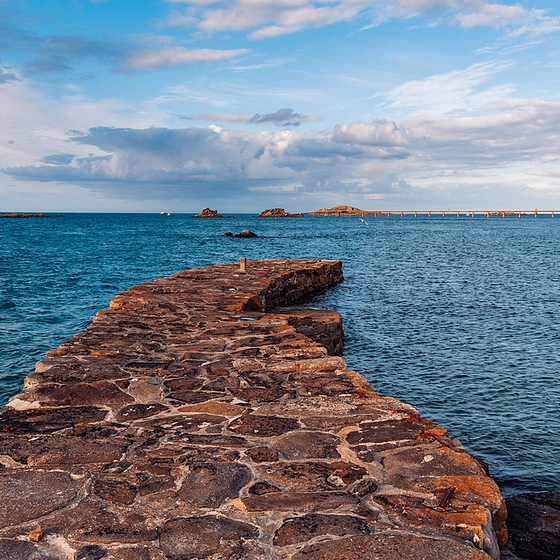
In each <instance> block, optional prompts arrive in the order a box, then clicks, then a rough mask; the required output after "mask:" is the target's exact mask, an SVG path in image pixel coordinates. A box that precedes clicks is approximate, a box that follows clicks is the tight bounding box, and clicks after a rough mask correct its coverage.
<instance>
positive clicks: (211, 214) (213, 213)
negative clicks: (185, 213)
mask: <svg viewBox="0 0 560 560" xmlns="http://www.w3.org/2000/svg"><path fill="white" fill-rule="evenodd" d="M194 217H195V218H223V216H222V215H221V214H220V213H219V212H218V211H217V210H210V208H205V209H204V210H203V211H202V212H201V213H200V214H196V215H195V216H194Z"/></svg>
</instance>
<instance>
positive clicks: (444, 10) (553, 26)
mask: <svg viewBox="0 0 560 560" xmlns="http://www.w3.org/2000/svg"><path fill="white" fill-rule="evenodd" d="M172 1H173V0H172ZM173 3H174V4H175V5H178V4H187V5H188V7H187V8H186V11H185V12H184V13H182V12H180V11H177V10H174V11H173V12H172V13H171V14H170V16H169V17H168V20H167V24H168V25H171V26H180V27H185V28H197V29H199V30H200V31H204V32H208V33H217V32H223V31H242V32H248V36H249V38H251V39H267V38H271V37H278V36H281V35H286V34H289V33H295V32H297V31H301V30H303V29H307V28H314V27H325V26H328V25H332V24H335V23H339V22H343V21H350V20H355V19H357V18H368V19H369V20H370V22H373V23H370V24H369V25H365V26H364V27H362V29H368V28H370V27H374V26H376V25H379V24H380V23H382V22H384V21H387V19H390V18H406V19H408V18H412V17H419V16H433V15H435V14H438V13H439V14H444V15H445V16H446V20H445V19H444V20H442V21H448V22H449V23H450V24H454V23H458V24H459V25H461V26H462V27H467V28H469V27H479V26H491V27H495V28H501V27H506V28H508V29H509V30H511V31H513V32H516V33H518V34H520V33H534V34H544V33H552V32H555V31H558V30H559V29H560V18H556V17H550V16H547V14H546V11H545V10H541V9H533V10H528V9H526V8H524V7H523V6H522V5H521V4H513V5H511V4H502V3H497V2H489V1H487V0H332V1H330V2H324V1H321V0H277V1H274V2H272V1H271V0H233V1H224V0H217V1H215V2H214V1H197V2H186V1H185V2H182V1H173Z"/></svg>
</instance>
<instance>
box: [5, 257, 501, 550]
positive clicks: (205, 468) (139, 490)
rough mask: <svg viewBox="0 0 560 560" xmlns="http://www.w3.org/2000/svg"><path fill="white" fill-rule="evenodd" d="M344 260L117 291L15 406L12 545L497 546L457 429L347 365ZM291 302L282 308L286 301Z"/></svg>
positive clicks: (494, 518) (8, 520) (8, 416)
mask: <svg viewBox="0 0 560 560" xmlns="http://www.w3.org/2000/svg"><path fill="white" fill-rule="evenodd" d="M341 280H342V269H341V264H340V263H339V262H336V261H257V262H250V263H248V264H247V271H246V272H245V273H242V272H240V271H239V266H238V265H221V266H215V267H208V268H204V269H195V270H191V271H186V272H182V273H179V274H175V275H173V276H171V277H169V278H165V279H160V280H157V281H155V282H151V283H148V284H143V285H141V286H138V287H135V288H132V289H130V290H128V291H127V292H124V293H123V294H121V295H119V296H117V297H116V298H114V299H113V300H112V302H111V305H110V308H109V309H108V310H106V311H102V312H100V313H99V314H98V315H97V316H96V317H95V319H94V321H93V323H92V324H91V325H90V326H89V327H88V328H87V329H86V330H85V331H84V332H83V333H81V334H79V335H76V336H75V337H73V338H72V339H70V340H68V341H67V342H65V343H63V344H62V345H61V346H60V347H59V348H58V349H56V350H53V351H51V352H49V353H48V355H47V357H46V358H45V359H44V360H42V361H41V362H39V363H38V364H37V368H36V371H35V373H33V374H32V375H30V376H29V377H28V378H27V379H26V381H25V384H24V390H23V392H22V393H21V394H19V395H17V396H16V397H15V398H13V399H12V400H11V401H10V402H9V403H8V405H7V406H6V407H4V408H3V409H2V412H1V414H0V430H1V431H2V434H3V437H2V441H1V443H0V498H1V499H2V503H3V505H4V508H3V509H2V511H0V557H2V558H6V559H11V558H31V557H33V555H35V556H36V557H37V558H42V559H43V558H44V559H45V560H46V559H49V560H54V559H74V558H76V559H86V558H87V559H89V558H96V559H100V558H107V559H114V560H131V559H136V558H138V559H144V558H146V559H163V558H170V559H176V560H179V559H187V558H192V559H195V558H211V559H218V558H220V559H222V558H238V559H241V558H247V559H249V558H251V559H253V558H255V559H258V558H263V559H264V558H278V559H284V558H286V559H287V558H294V559H298V560H303V559H306V558H313V559H335V558H347V559H351V558H355V559H358V558H359V559H367V558H378V559H392V558H401V557H403V556H404V557H406V558H410V559H420V558H433V559H438V558H441V559H446V560H447V559H473V560H474V559H480V560H483V559H484V558H498V557H499V551H498V546H499V544H503V543H504V541H505V539H506V536H507V535H506V530H505V507H504V502H503V499H502V497H501V495H500V492H499V490H498V488H497V487H496V485H495V484H494V482H493V481H492V480H491V479H490V478H488V477H487V476H486V474H485V472H484V470H483V468H482V467H481V466H480V465H479V464H478V462H477V461H476V460H475V459H474V458H472V457H471V456H470V455H468V454H467V453H465V452H464V450H463V448H462V446H461V445H460V443H459V442H457V441H454V440H451V439H449V437H448V436H447V433H446V431H445V430H444V429H443V428H440V427H438V426H436V425H434V424H433V423H431V422H430V421H429V420H426V419H422V418H420V417H419V416H418V414H417V413H416V411H415V410H414V409H413V408H412V407H410V406H408V405H406V404H403V403H401V402H399V401H397V400H395V399H392V398H387V397H379V396H377V395H376V394H375V392H374V391H373V390H372V388H371V387H370V386H369V385H368V383H367V382H366V381H365V379H364V378H363V377H362V376H361V375H359V374H357V373H354V372H352V371H349V370H348V369H347V368H346V365H345V363H344V361H343V360H342V358H340V357H338V356H336V355H333V354H337V353H340V349H341V348H340V342H341V337H342V328H341V321H340V317H339V316H338V314H337V313H335V312H331V311H325V310H318V311H316V310H309V309H299V310H298V309H294V308H289V309H282V308H281V306H285V305H290V304H293V303H294V302H296V301H297V300H298V299H299V298H300V297H302V296H304V295H306V294H310V293H313V292H316V291H318V290H321V289H324V288H326V287H329V286H332V285H335V284H336V283H338V282H340V281H341ZM279 308H280V309H279Z"/></svg>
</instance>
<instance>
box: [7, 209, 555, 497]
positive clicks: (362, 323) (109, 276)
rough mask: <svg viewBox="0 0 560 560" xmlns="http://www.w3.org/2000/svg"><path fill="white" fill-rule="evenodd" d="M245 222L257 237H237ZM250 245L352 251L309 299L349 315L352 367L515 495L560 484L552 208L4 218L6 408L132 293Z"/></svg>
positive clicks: (341, 255) (304, 251) (253, 248)
mask: <svg viewBox="0 0 560 560" xmlns="http://www.w3.org/2000/svg"><path fill="white" fill-rule="evenodd" d="M243 229H249V230H251V231H253V232H255V233H257V234H258V237H257V238H253V239H239V238H230V237H224V236H223V234H224V233H225V232H227V231H231V232H233V233H238V232H240V231H241V230H243ZM240 257H246V258H247V259H248V260H254V259H267V258H321V259H340V260H341V261H342V263H343V269H344V277H345V280H344V282H343V283H342V284H341V285H339V286H337V287H336V288H333V289H330V290H328V291H326V292H324V293H322V294H319V295H318V296H316V297H315V298H314V299H313V300H312V301H311V302H309V303H308V305H311V306H316V307H328V308H334V309H336V310H338V311H339V312H340V314H341V315H342V317H343V322H344V330H345V335H346V342H345V352H344V359H345V360H346V363H347V364H348V367H349V368H351V369H353V370H355V371H358V372H359V373H361V374H363V375H364V376H365V377H366V378H367V379H368V381H369V382H370V384H371V385H372V387H373V388H374V389H375V391H377V392H378V393H379V394H380V395H388V396H392V397H396V398H397V399H399V400H401V401H404V402H406V403H409V404H411V405H412V406H414V407H415V408H416V409H417V410H418V411H419V413H420V414H421V415H422V416H425V417H428V418H430V419H431V420H433V421H434V422H436V423H438V424H440V425H442V426H444V427H445V428H447V429H448V431H449V434H450V436H451V437H452V438H454V439H459V440H461V442H462V443H463V445H464V446H465V448H466V449H467V450H468V451H469V452H470V453H472V454H474V455H476V456H478V457H480V458H482V459H484V460H485V461H486V462H487V463H488V464H489V465H490V473H491V475H492V476H493V477H494V479H495V480H496V481H497V482H498V484H499V485H500V487H501V488H502V491H503V492H504V494H505V495H511V494H515V493H520V492H525V491H543V490H553V491H560V375H559V372H560V315H559V307H560V219H558V217H557V218H556V219H552V218H551V217H550V215H539V217H538V218H536V219H535V218H534V217H533V216H522V217H521V218H518V217H517V216H515V217H514V216H506V217H505V218H502V217H501V216H500V217H490V218H487V217H485V216H483V215H476V216H475V217H474V218H473V217H466V216H465V215H461V217H459V218H457V217H455V215H454V214H447V215H446V216H445V218H444V217H442V216H441V214H439V215H436V214H432V217H427V216H422V215H419V216H418V217H417V218H414V216H413V215H405V216H404V217H403V218H401V217H399V216H391V217H386V216H378V217H373V216H366V218H365V221H362V220H360V218H359V217H357V216H352V217H335V216H305V217H302V218H259V217H258V216H257V215H252V214H237V215H232V216H230V217H226V218H222V219H194V218H193V217H192V215H190V214H174V213H171V215H169V216H168V215H160V214H86V213H75V214H72V213H70V214H68V213H67V214H61V215H54V214H53V215H52V217H50V218H21V219H0V405H3V404H5V403H6V402H7V400H8V399H9V397H10V396H12V395H14V394H16V393H17V392H19V391H20V390H21V387H22V382H23V379H24V378H25V377H26V376H27V375H29V374H30V373H31V372H33V370H34V365H35V362H36V361H38V360H40V359H42V358H43V357H44V355H45V352H46V351H47V350H49V349H51V348H56V347H57V346H58V345H59V344H60V343H62V342H63V341H64V340H66V339H68V338H70V337H71V336H72V335H74V334H76V333H78V332H80V331H82V330H83V329H84V328H85V327H87V325H88V324H89V323H90V321H91V319H92V317H93V316H94V314H95V313H96V312H97V311H98V310H100V309H104V308H107V307H108V304H109V301H110V300H111V298H112V297H114V296H115V295H116V294H118V293H119V292H122V291H124V290H126V289H127V288H129V287H131V286H134V285H137V284H140V283H142V282H146V281H151V280H154V279H156V278H158V277H162V276H168V275H170V274H173V273H175V272H177V271H179V270H185V269H189V268H195V267H201V266H207V265H212V264H218V263H228V262H235V261H239V259H240Z"/></svg>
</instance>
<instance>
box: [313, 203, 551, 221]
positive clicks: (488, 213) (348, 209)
mask: <svg viewBox="0 0 560 560" xmlns="http://www.w3.org/2000/svg"><path fill="white" fill-rule="evenodd" d="M556 213H560V210H539V209H538V208H535V209H534V210H451V209H447V210H361V209H360V208H355V207H354V206H346V205H341V206H334V207H333V208H321V209H319V210H315V211H314V212H306V214H307V215H309V216H339V217H340V216H361V217H362V218H363V217H364V216H374V217H377V216H386V217H388V218H390V217H391V216H400V217H401V218H404V216H410V215H412V216H414V217H415V218H417V217H418V215H424V216H427V217H428V218H431V217H432V216H441V217H442V218H445V217H446V216H447V215H450V216H453V215H455V216H456V217H457V218H460V217H461V216H464V217H466V218H474V217H475V216H476V215H479V216H485V217H487V218H490V217H495V216H497V217H501V218H505V217H509V216H513V217H517V218H521V217H522V216H532V217H535V218H537V217H538V216H539V215H548V216H550V217H551V218H554V214H556Z"/></svg>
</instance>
